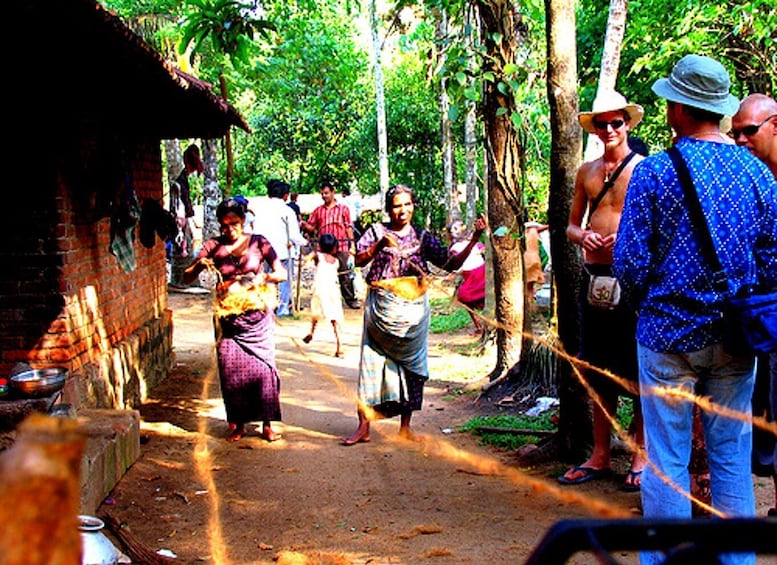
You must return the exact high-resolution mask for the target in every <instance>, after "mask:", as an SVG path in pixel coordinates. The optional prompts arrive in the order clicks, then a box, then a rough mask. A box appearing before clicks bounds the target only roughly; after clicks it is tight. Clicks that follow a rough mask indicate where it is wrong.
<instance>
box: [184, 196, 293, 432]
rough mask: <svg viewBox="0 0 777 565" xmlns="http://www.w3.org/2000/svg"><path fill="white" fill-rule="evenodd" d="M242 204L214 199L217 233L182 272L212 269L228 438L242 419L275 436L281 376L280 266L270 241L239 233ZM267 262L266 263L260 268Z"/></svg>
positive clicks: (188, 277)
mask: <svg viewBox="0 0 777 565" xmlns="http://www.w3.org/2000/svg"><path fill="white" fill-rule="evenodd" d="M245 215H246V208H245V204H244V203H242V202H240V201H239V200H236V199H234V198H229V199H227V200H225V201H223V202H222V203H221V204H219V206H218V208H217V209H216V219H217V220H218V222H219V226H220V231H221V235H220V236H219V237H215V238H213V239H210V240H208V241H206V242H205V243H204V244H203V246H202V249H200V252H199V253H198V254H197V258H196V259H195V260H194V262H193V263H192V264H191V265H190V266H189V267H188V268H187V269H186V270H185V271H184V281H186V282H187V283H191V282H192V281H194V280H195V279H196V278H197V276H198V275H199V274H200V272H202V271H203V270H208V271H212V272H213V271H215V272H216V273H217V277H218V279H219V282H218V284H217V285H216V315H215V316H214V321H215V324H216V335H217V340H216V352H217V356H218V366H219V378H220V382H221V395H222V397H223V398H224V406H225V408H226V412H227V421H228V422H229V435H228V436H227V439H228V440H229V441H238V440H239V439H240V438H242V437H243V436H244V435H246V433H247V431H246V424H247V423H248V422H254V421H259V420H261V421H262V432H261V436H262V437H263V438H264V439H265V440H267V441H275V440H277V439H279V438H280V435H279V434H277V433H276V432H274V431H273V429H272V421H280V419H281V404H280V386H281V381H280V377H279V375H278V371H277V369H276V368H275V342H274V339H273V336H274V331H275V317H274V315H273V309H274V308H275V306H276V305H277V290H276V287H275V285H276V284H277V283H279V282H281V281H284V280H286V276H287V275H286V270H285V269H284V267H283V264H282V263H281V262H280V260H279V259H278V257H277V255H276V254H275V250H274V249H273V248H272V246H271V245H270V242H269V241H268V240H267V239H266V238H265V237H264V236H261V235H259V234H253V235H249V234H245V233H243V223H244V221H245ZM266 266H268V267H269V268H265V267H266Z"/></svg>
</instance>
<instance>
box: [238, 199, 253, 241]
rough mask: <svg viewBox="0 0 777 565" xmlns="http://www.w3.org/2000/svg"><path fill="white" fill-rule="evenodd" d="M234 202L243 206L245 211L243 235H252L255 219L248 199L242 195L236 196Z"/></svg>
mask: <svg viewBox="0 0 777 565" xmlns="http://www.w3.org/2000/svg"><path fill="white" fill-rule="evenodd" d="M235 200H237V201H238V202H240V203H241V204H243V205H244V206H245V209H246V221H245V223H244V224H243V231H244V232H245V233H254V219H255V218H256V214H255V213H254V211H253V210H251V207H250V204H249V202H248V198H246V197H245V196H243V195H242V194H238V195H237V196H235Z"/></svg>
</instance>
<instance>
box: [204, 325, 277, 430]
mask: <svg viewBox="0 0 777 565" xmlns="http://www.w3.org/2000/svg"><path fill="white" fill-rule="evenodd" d="M219 322H220V325H221V339H220V340H219V342H218V345H217V346H216V351H217V353H218V365H219V379H220V381H221V396H222V397H223V398H224V407H225V408H226V411H227V421H228V422H230V423H236V424H244V423H246V422H257V421H262V422H270V421H273V420H275V421H280V419H281V402H280V393H281V379H280V376H279V375H278V370H277V369H276V368H275V340H274V335H275V319H274V317H273V314H272V312H264V311H260V310H252V311H250V312H246V313H244V314H241V315H239V316H227V317H224V318H220V319H219Z"/></svg>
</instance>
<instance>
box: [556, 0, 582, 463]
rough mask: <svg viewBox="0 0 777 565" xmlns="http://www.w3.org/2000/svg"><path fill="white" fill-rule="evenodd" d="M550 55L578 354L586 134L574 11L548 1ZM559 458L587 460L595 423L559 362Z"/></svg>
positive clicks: (563, 271) (566, 298) (561, 220)
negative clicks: (574, 231) (576, 217)
mask: <svg viewBox="0 0 777 565" xmlns="http://www.w3.org/2000/svg"><path fill="white" fill-rule="evenodd" d="M545 11H546V18H545V21H546V34H547V51H548V82H547V88H548V105H549V107H550V124H551V135H552V141H551V153H550V190H549V205H548V224H549V226H550V249H551V257H552V259H553V269H554V274H553V280H554V284H555V285H556V288H555V290H556V297H557V318H558V335H559V342H560V344H561V347H563V349H564V350H565V351H566V352H567V353H568V354H570V355H572V356H574V355H576V354H577V350H578V345H579V326H578V314H577V304H578V296H579V291H580V272H581V267H582V265H581V257H580V252H579V250H578V249H577V247H576V246H575V245H573V244H572V242H570V241H569V240H568V239H567V236H566V227H567V223H568V221H569V207H570V202H571V201H572V193H573V191H574V186H575V176H576V174H577V169H578V167H579V165H580V150H581V131H580V126H579V125H578V122H577V112H578V100H577V62H576V59H575V57H576V55H575V42H576V34H575V9H574V5H573V4H570V3H569V2H567V1H566V0H545ZM558 363H559V367H558V370H557V375H558V391H559V403H560V407H559V414H560V417H559V426H558V430H559V431H558V440H559V442H558V443H559V446H558V447H559V449H560V452H561V453H562V454H563V455H564V456H565V457H570V458H571V457H581V456H582V457H585V452H586V451H587V448H588V446H590V445H591V422H590V417H589V409H588V403H587V402H585V401H582V400H581V399H583V398H585V391H584V390H583V388H582V386H581V385H580V384H579V383H578V382H577V380H576V379H575V378H574V375H572V372H571V366H570V364H569V362H567V361H564V360H563V359H561V356H559V357H558Z"/></svg>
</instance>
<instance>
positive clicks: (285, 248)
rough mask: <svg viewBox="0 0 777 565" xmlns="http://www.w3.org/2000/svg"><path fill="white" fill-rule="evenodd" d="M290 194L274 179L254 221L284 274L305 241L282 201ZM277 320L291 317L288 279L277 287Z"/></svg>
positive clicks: (285, 187)
mask: <svg viewBox="0 0 777 565" xmlns="http://www.w3.org/2000/svg"><path fill="white" fill-rule="evenodd" d="M288 192H289V185H288V184H287V183H285V182H283V181H282V180H278V179H273V180H270V181H269V182H268V183H267V196H268V198H267V201H266V202H264V203H263V204H262V206H261V207H260V208H259V209H258V210H257V213H256V219H255V220H254V223H255V226H256V231H259V232H261V234H262V235H263V236H264V237H266V238H267V239H268V240H270V244H271V245H272V247H273V249H274V250H275V254H276V255H277V257H278V259H279V260H280V262H281V264H282V265H283V268H284V269H285V270H286V272H287V273H288V272H289V269H290V268H291V266H290V261H291V257H292V254H293V252H294V246H302V245H305V244H306V243H307V240H306V239H305V238H304V237H302V234H301V233H300V230H299V223H298V222H297V218H296V217H295V215H294V211H293V210H292V209H291V208H289V207H288V206H286V202H285V201H284V200H283V197H284V195H285V194H287V193H288ZM278 294H279V296H278V308H277V309H276V311H275V315H276V316H278V317H285V316H291V282H290V280H289V278H288V277H287V278H286V279H284V280H283V281H281V283H280V284H279V285H278Z"/></svg>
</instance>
